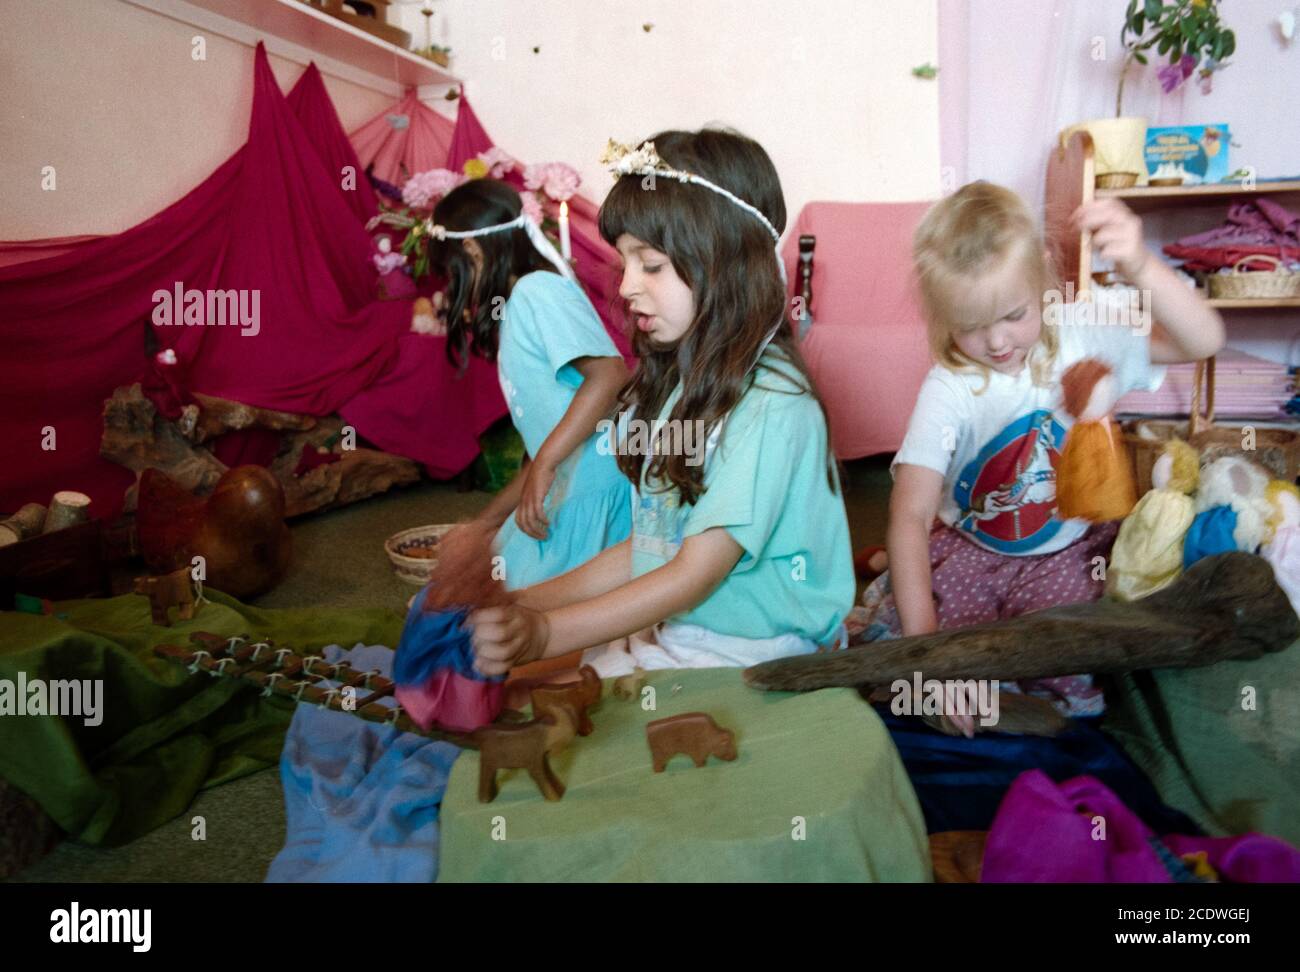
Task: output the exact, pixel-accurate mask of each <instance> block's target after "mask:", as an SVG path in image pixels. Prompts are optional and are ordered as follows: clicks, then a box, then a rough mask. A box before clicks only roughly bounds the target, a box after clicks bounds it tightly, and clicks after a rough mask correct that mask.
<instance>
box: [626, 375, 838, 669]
mask: <svg viewBox="0 0 1300 972" xmlns="http://www.w3.org/2000/svg"><path fill="white" fill-rule="evenodd" d="M772 366H775V367H772ZM793 374H794V372H793V369H792V367H791V366H790V365H789V364H788V363H786V362H785V361H784V359H783V358H782V357H781V356H780V354H779V352H778V351H769V352H767V354H766V355H765V356H764V358H763V360H762V362H761V364H760V365H759V370H758V374H757V375H756V377H755V379H754V384H753V385H752V386H751V387H750V388H749V390H748V391H746V392H745V394H744V395H743V396H741V399H740V401H739V402H737V403H736V406H735V408H733V409H732V411H731V414H730V415H729V416H728V417H727V418H726V419H725V421H724V423H723V425H722V427H721V428H720V430H718V431H717V432H715V434H714V435H713V436H711V437H710V438H711V439H712V440H713V445H712V446H711V448H709V449H708V450H707V451H706V457H705V460H704V485H705V491H704V493H702V494H701V495H700V497H699V499H698V500H697V501H696V503H695V505H694V506H689V505H686V504H684V503H683V502H682V500H681V496H680V494H679V493H678V492H677V490H676V489H670V490H668V491H666V492H656V491H654V490H652V489H651V488H650V485H649V483H648V482H647V480H646V476H645V473H644V472H643V473H642V485H641V489H640V490H638V491H637V492H636V494H635V495H634V497H633V510H632V576H633V577H639V576H641V575H642V574H646V573H649V572H650V571H652V570H654V569H655V568H657V567H661V566H663V565H664V564H665V563H667V562H668V561H669V560H671V559H672V557H673V555H674V554H676V553H677V550H678V549H679V548H680V547H681V544H682V542H683V541H684V540H685V539H686V538H687V537H691V536H694V535H695V534H697V533H703V532H704V531H705V530H708V529H710V528H712V527H723V528H725V529H726V531H727V532H728V533H729V534H731V536H732V538H733V539H734V540H735V541H736V542H737V543H738V544H740V546H742V547H743V548H744V549H745V552H744V554H743V555H742V556H741V558H740V561H739V562H738V563H737V564H736V566H735V568H733V569H732V571H731V573H730V574H729V575H728V576H727V578H726V579H725V580H724V581H723V582H722V583H721V584H720V585H719V586H718V588H717V590H715V591H714V592H713V593H712V594H710V595H709V597H708V598H707V599H706V600H705V601H704V602H703V603H701V604H699V605H698V606H696V607H695V608H694V609H693V610H691V611H689V612H687V613H685V614H681V615H678V616H676V617H674V618H672V619H671V620H673V621H678V622H681V623H684V624H695V625H699V626H701V627H704V628H708V629H709V630H711V631H717V632H719V633H721V634H728V635H736V636H738V637H742V638H774V637H777V636H778V635H784V634H799V635H802V636H803V637H805V638H808V639H810V640H812V641H815V642H817V643H818V644H828V643H831V642H832V641H834V639H835V636H836V634H837V632H838V630H839V626H840V623H841V622H842V621H843V620H844V618H845V617H846V616H847V614H848V612H849V609H850V608H851V607H852V606H853V595H854V591H855V589H856V588H855V581H854V574H853V556H852V551H851V547H850V543H849V524H848V518H847V517H846V515H845V513H844V500H843V497H842V495H841V493H840V491H839V490H840V487H839V478H838V474H837V473H836V472H835V471H834V468H833V466H832V467H831V468H830V470H829V474H830V476H832V477H833V481H834V483H835V489H834V491H832V489H831V485H830V483H831V481H832V480H828V463H829V459H830V457H829V443H828V436H827V431H826V422H825V419H824V418H823V416H822V411H821V407H820V406H819V405H818V404H817V401H816V399H814V398H813V397H812V396H811V395H809V394H806V393H801V392H799V385H798V384H796V383H795V380H794V379H793V378H792V377H790V376H791V375H793ZM680 397H681V386H680V385H678V387H677V388H676V389H674V390H673V392H672V394H671V395H669V397H668V401H667V402H665V404H664V407H663V410H662V411H661V412H660V416H659V417H660V418H662V419H667V418H668V415H669V412H670V411H671V410H672V407H673V405H674V404H675V403H676V402H677V400H678V398H680ZM646 465H647V466H648V465H649V462H648V461H647V463H646Z"/></svg>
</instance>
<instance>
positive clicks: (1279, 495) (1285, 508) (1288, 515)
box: [1259, 479, 1300, 614]
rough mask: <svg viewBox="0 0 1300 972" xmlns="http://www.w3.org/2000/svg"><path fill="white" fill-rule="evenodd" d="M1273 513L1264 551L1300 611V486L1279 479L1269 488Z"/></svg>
mask: <svg viewBox="0 0 1300 972" xmlns="http://www.w3.org/2000/svg"><path fill="white" fill-rule="evenodd" d="M1265 495H1266V496H1267V497H1268V501H1269V504H1270V505H1271V506H1272V507H1273V515H1272V516H1271V517H1270V518H1269V524H1268V525H1269V530H1270V536H1269V540H1268V542H1267V543H1265V544H1264V546H1263V547H1262V548H1260V551H1259V552H1260V555H1261V556H1263V557H1264V559H1265V560H1267V561H1268V562H1269V563H1270V564H1272V565H1273V576H1274V577H1276V578H1277V583H1278V586H1279V587H1281V588H1282V590H1284V591H1286V596H1287V597H1288V598H1289V599H1290V601H1291V606H1292V607H1293V608H1295V610H1296V613H1297V614H1300V489H1296V487H1295V484H1294V483H1288V482H1285V481H1283V480H1281V479H1275V480H1273V481H1272V482H1271V483H1269V484H1268V489H1267V490H1266V491H1265Z"/></svg>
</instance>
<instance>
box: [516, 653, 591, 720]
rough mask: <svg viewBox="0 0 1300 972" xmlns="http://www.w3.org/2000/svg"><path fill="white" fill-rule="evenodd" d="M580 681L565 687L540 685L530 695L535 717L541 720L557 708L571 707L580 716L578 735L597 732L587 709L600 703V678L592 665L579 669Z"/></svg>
mask: <svg viewBox="0 0 1300 972" xmlns="http://www.w3.org/2000/svg"><path fill="white" fill-rule="evenodd" d="M578 674H579V676H580V678H579V681H576V682H568V683H567V684H564V685H539V686H537V687H536V688H534V689H533V690H532V692H530V693H529V694H530V695H531V696H532V700H533V716H534V717H535V718H538V719H541V718H544V717H545V716H546V713H548V712H551V711H553V710H554V709H555V708H556V707H557V706H561V705H570V706H572V707H573V711H574V712H575V713H577V716H578V735H579V736H590V735H591V734H592V732H593V731H594V730H595V728H596V727H595V726H594V725H592V723H591V719H590V718H589V717H588V716H587V709H589V708H590V707H591V706H593V705H595V704H596V703H597V702H599V701H600V690H601V684H600V676H599V675H597V674H596V670H595V669H594V668H592V667H591V666H590V665H583V666H582V668H581V669H579V671H578Z"/></svg>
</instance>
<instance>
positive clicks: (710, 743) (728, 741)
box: [645, 712, 736, 773]
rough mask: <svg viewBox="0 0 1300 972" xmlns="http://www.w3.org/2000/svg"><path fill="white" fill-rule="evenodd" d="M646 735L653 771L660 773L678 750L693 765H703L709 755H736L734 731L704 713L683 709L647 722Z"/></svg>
mask: <svg viewBox="0 0 1300 972" xmlns="http://www.w3.org/2000/svg"><path fill="white" fill-rule="evenodd" d="M645 737H646V741H647V742H648V743H650V755H651V757H653V759H654V768H655V772H656V773H662V772H663V771H664V767H665V766H667V765H668V761H669V760H670V759H672V758H673V757H674V756H676V755H677V754H678V753H685V754H686V755H687V756H689V757H690V758H691V759H693V760H694V761H695V765H696V766H703V765H704V764H705V762H706V761H707V760H708V758H709V757H710V756H716V757H718V759H725V760H733V759H735V758H736V734H735V733H734V732H732V731H731V730H730V729H723V728H721V727H720V726H719V725H718V724H717V723H716V722H714V721H713V717H712V716H710V715H709V714H708V713H707V712H685V713H683V714H681V715H675V716H669V717H668V718H667V719H656V720H655V721H654V722H647V723H646V727H645Z"/></svg>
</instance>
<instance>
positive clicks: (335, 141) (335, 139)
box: [285, 63, 379, 224]
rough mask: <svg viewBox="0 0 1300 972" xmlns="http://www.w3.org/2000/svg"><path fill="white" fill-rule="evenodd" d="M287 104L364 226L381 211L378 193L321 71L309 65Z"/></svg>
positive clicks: (313, 64)
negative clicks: (330, 94) (377, 197)
mask: <svg viewBox="0 0 1300 972" xmlns="http://www.w3.org/2000/svg"><path fill="white" fill-rule="evenodd" d="M285 100H286V101H288V103H289V108H290V110H291V111H292V112H293V114H294V117H296V118H297V119H298V122H299V123H300V124H301V125H302V128H303V131H304V132H306V134H307V138H308V139H309V140H310V142H311V144H312V145H313V146H315V147H316V152H317V154H318V155H320V157H321V161H323V162H324V163H325V168H326V170H327V171H328V172H329V173H330V174H331V175H332V176H333V178H334V179H335V181H336V182H337V183H338V185H339V186H340V188H342V189H343V190H344V191H343V198H344V199H346V200H347V202H348V205H349V206H350V207H351V208H352V211H353V212H354V213H355V214H356V216H357V218H358V219H360V220H361V222H362V223H363V224H364V223H365V221H366V220H368V219H369V218H370V217H371V216H373V215H375V213H377V212H378V211H379V205H378V202H377V201H376V199H375V190H374V189H373V187H371V185H370V180H369V179H367V178H366V175H365V170H364V168H363V166H362V165H361V161H360V159H358V158H357V153H356V151H355V150H354V149H353V147H352V143H351V142H349V141H348V137H347V135H346V134H345V133H344V131H343V124H342V123H341V122H340V121H339V116H338V112H336V111H335V110H334V103H333V102H332V101H330V97H329V94H328V93H327V92H326V91H325V82H324V81H323V80H321V76H320V70H319V69H318V68H317V67H316V65H315V63H312V64H308V65H307V70H306V71H304V72H303V73H302V77H300V78H299V79H298V81H297V83H296V84H294V86H293V90H292V91H290V92H289V95H288V97H287V98H286V99H285Z"/></svg>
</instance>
